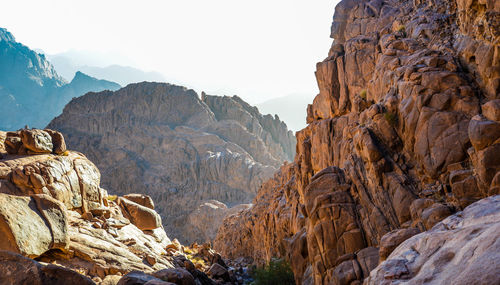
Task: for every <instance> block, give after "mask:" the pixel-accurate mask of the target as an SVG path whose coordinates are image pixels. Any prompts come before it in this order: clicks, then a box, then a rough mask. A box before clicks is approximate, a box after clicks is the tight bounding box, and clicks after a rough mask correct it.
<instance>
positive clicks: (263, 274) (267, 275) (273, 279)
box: [252, 259, 295, 285]
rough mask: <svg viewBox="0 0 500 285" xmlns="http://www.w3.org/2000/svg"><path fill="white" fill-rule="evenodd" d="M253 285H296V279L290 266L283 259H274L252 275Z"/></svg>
mask: <svg viewBox="0 0 500 285" xmlns="http://www.w3.org/2000/svg"><path fill="white" fill-rule="evenodd" d="M252 278H253V279H254V281H253V282H252V284H253V285H277V284H280V285H288V284H290V285H294V284H295V279H294V278H293V272H292V269H291V268H290V264H288V262H286V261H285V260H283V259H273V260H271V261H270V262H269V264H267V265H266V266H264V267H262V268H257V269H256V270H255V272H254V273H253V274H252Z"/></svg>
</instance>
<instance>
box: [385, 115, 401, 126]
mask: <svg viewBox="0 0 500 285" xmlns="http://www.w3.org/2000/svg"><path fill="white" fill-rule="evenodd" d="M384 118H385V120H386V121H387V122H388V123H389V125H391V126H393V127H394V126H395V125H396V123H397V122H398V117H397V116H396V114H394V113H391V112H385V113H384Z"/></svg>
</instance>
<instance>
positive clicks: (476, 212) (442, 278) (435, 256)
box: [365, 195, 500, 285]
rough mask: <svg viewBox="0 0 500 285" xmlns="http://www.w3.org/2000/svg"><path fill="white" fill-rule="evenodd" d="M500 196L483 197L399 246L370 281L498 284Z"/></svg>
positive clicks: (464, 284)
mask: <svg viewBox="0 0 500 285" xmlns="http://www.w3.org/2000/svg"><path fill="white" fill-rule="evenodd" d="M499 232H500V195H496V196H491V197H488V198H484V199H482V200H480V201H478V202H475V203H473V204H471V205H469V206H468V207H467V208H465V209H464V210H463V211H462V212H459V213H456V214H454V215H452V216H449V217H448V218H446V219H444V220H443V221H442V222H440V223H438V224H436V225H435V226H434V227H433V228H432V229H431V230H429V231H426V232H424V233H421V234H418V235H415V236H413V237H411V238H410V239H408V240H406V241H405V242H403V243H402V244H401V245H399V246H398V247H397V248H396V249H395V250H394V251H393V252H392V253H391V255H390V256H389V257H388V258H387V260H386V261H384V262H382V263H381V264H379V265H378V266H377V268H375V269H374V270H373V271H372V272H371V273H370V277H369V279H368V280H366V281H365V284H373V285H375V284H377V285H383V284H396V283H407V284H424V283H425V284H431V283H432V284H457V285H466V284H497V283H498V281H499V280H500V279H499V275H498V272H499V266H498V263H497V262H495V261H497V260H499V259H500V239H499V234H498V233H499Z"/></svg>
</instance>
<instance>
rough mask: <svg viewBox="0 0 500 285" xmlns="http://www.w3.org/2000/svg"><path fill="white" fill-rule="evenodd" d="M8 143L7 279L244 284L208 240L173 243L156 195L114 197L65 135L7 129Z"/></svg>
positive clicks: (1, 225) (2, 256)
mask: <svg viewBox="0 0 500 285" xmlns="http://www.w3.org/2000/svg"><path fill="white" fill-rule="evenodd" d="M14 143H15V145H16V146H17V147H16V148H12V145H13V144H14ZM0 145H2V148H0V272H1V274H0V284H40V285H49V284H50V285H54V284H70V283H74V284H96V283H98V284H144V283H146V282H143V283H130V282H129V281H128V280H129V279H130V278H132V277H133V276H140V277H141V278H143V279H147V280H157V282H160V283H155V284H216V283H215V282H216V281H217V280H219V281H217V282H219V283H221V282H222V283H223V282H232V283H236V282H237V278H236V275H235V274H234V272H233V271H231V270H229V268H228V267H227V266H226V264H225V263H224V261H223V260H222V258H221V256H220V255H219V254H218V253H216V252H215V251H214V250H213V249H211V248H210V246H209V245H208V244H205V245H202V246H200V245H196V244H194V245H193V246H191V247H189V248H188V247H184V246H182V245H181V244H180V243H179V242H178V241H177V240H175V239H174V240H173V241H172V240H170V239H169V237H168V236H167V234H166V233H165V230H164V228H163V225H162V224H161V219H160V217H159V214H158V213H156V212H155V211H154V203H153V201H152V199H151V197H149V196H145V195H139V194H130V195H126V196H123V197H117V196H114V195H108V193H107V191H106V190H104V189H103V188H101V187H100V178H101V175H100V172H99V170H98V169H97V168H96V167H95V165H94V164H93V163H92V162H90V161H89V160H88V159H87V158H86V157H85V156H84V155H83V154H81V153H79V152H75V151H68V150H66V149H65V147H63V146H64V145H65V141H64V137H63V136H62V135H61V134H60V133H58V132H56V131H52V130H26V129H25V130H21V131H18V132H8V133H4V132H0ZM4 146H5V147H4ZM31 258H33V259H36V261H35V260H33V259H31ZM214 264H217V265H214ZM214 266H215V267H217V268H219V271H218V272H221V271H224V272H225V273H226V274H225V275H224V276H219V275H217V274H215V273H213V272H212V271H213V270H212V271H211V268H212V267H214ZM221 268H222V269H221ZM205 272H206V273H207V274H208V275H207V274H206V273H205ZM179 273H182V274H179ZM122 275H124V277H122ZM131 276H132V277H131ZM209 276H210V277H212V279H210V278H209ZM168 282H172V283H168ZM149 284H151V283H149Z"/></svg>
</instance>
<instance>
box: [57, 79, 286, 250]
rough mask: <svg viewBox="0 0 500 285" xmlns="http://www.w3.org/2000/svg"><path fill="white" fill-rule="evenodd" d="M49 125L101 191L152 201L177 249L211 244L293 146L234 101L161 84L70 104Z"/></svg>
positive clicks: (278, 129)
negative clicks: (85, 162) (98, 177)
mask: <svg viewBox="0 0 500 285" xmlns="http://www.w3.org/2000/svg"><path fill="white" fill-rule="evenodd" d="M49 128H53V129H55V130H58V131H61V132H62V133H63V134H65V136H66V138H67V143H68V145H69V146H70V147H71V148H72V149H75V150H78V151H81V152H83V153H85V154H86V155H88V156H89V158H90V159H91V160H92V161H94V162H95V163H96V165H97V166H98V167H99V169H100V170H101V171H102V173H103V175H102V181H103V185H104V186H105V187H106V188H107V189H109V190H110V191H113V192H114V193H118V194H120V195H125V194H128V193H135V192H137V193H141V194H146V195H149V196H151V197H152V198H153V200H154V201H155V203H156V207H155V209H156V211H158V212H159V213H160V215H161V216H162V218H163V222H164V224H165V226H166V230H167V232H168V234H169V235H170V236H174V237H177V238H179V240H180V241H182V242H193V241H197V242H204V241H206V240H211V239H213V238H214V237H215V232H216V230H217V228H218V226H219V224H220V223H221V222H222V219H223V217H225V215H227V214H228V213H232V212H234V211H236V210H237V209H239V208H240V207H242V206H238V207H237V208H234V207H235V206H237V205H239V204H242V203H249V202H251V201H252V199H253V198H254V197H255V194H256V192H257V190H258V188H259V186H260V185H261V184H262V182H263V181H265V180H266V179H267V178H269V177H270V176H271V175H272V173H273V172H274V171H275V170H276V169H277V167H279V165H280V164H281V163H283V161H286V160H291V159H292V153H293V149H294V148H295V137H294V136H293V134H292V132H291V131H288V130H287V128H286V125H285V124H284V123H283V122H281V121H280V120H279V118H277V117H272V116H270V115H266V116H263V115H261V114H260V113H259V112H258V110H257V108H255V107H251V106H250V105H248V104H247V103H245V102H244V101H243V100H241V99H240V98H238V97H236V96H233V97H227V96H224V97H219V96H211V95H207V94H204V93H203V94H202V96H201V99H200V98H199V97H198V95H197V94H196V93H195V92H194V91H193V90H188V89H186V88H184V87H180V86H175V85H170V84H164V83H147V82H144V83H139V84H131V85H129V86H127V87H125V88H123V89H120V90H118V91H116V92H108V91H105V92H101V93H89V94H87V95H85V96H82V97H80V98H76V99H74V100H72V101H71V102H70V103H69V104H68V105H67V106H66V108H65V109H64V111H63V114H62V115H61V116H59V117H57V118H55V119H54V120H53V121H52V122H51V123H50V125H49ZM213 200H215V202H213ZM207 203H208V204H207ZM214 203H215V204H214ZM207 205H209V206H207ZM210 205H211V206H210ZM214 205H217V206H214ZM212 206H213V207H212ZM231 208H234V209H231ZM200 221H203V223H200Z"/></svg>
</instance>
